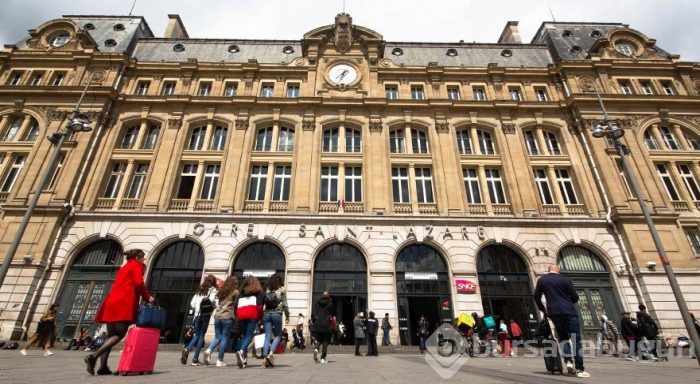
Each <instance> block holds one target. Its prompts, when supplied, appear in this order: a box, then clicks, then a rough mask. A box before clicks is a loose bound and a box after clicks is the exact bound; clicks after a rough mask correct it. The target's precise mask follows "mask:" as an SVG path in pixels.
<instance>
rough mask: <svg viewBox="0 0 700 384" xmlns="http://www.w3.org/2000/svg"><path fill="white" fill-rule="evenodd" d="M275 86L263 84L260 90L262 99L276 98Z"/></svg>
mask: <svg viewBox="0 0 700 384" xmlns="http://www.w3.org/2000/svg"><path fill="white" fill-rule="evenodd" d="M274 92H275V85H274V84H273V83H263V84H262V87H261V88H260V97H272V96H274Z"/></svg>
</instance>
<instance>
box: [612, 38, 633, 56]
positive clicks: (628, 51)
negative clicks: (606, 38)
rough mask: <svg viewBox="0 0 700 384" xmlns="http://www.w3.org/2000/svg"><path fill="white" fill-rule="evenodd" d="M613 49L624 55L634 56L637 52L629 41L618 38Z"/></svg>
mask: <svg viewBox="0 0 700 384" xmlns="http://www.w3.org/2000/svg"><path fill="white" fill-rule="evenodd" d="M615 49H617V51H618V52H620V53H621V54H623V55H625V56H634V55H635V54H636V53H637V47H636V46H635V45H634V44H633V43H632V42H630V41H627V40H620V41H618V42H616V43H615Z"/></svg>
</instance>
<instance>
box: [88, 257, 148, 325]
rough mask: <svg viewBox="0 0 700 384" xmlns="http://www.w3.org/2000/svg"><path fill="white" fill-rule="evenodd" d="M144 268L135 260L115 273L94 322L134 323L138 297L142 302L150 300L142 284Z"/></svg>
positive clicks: (128, 262)
mask: <svg viewBox="0 0 700 384" xmlns="http://www.w3.org/2000/svg"><path fill="white" fill-rule="evenodd" d="M144 268H145V266H144V265H143V263H142V262H140V261H138V260H136V259H131V260H129V261H127V262H126V265H124V266H123V267H122V268H121V269H120V270H119V272H117V277H116V278H115V279H114V284H112V289H111V290H110V291H109V294H108V295H107V297H105V299H104V301H103V302H102V305H100V308H99V309H98V310H97V314H95V322H97V323H116V322H127V323H130V324H131V323H134V322H136V311H137V310H138V305H139V297H143V299H144V300H150V298H151V295H150V294H148V291H147V290H146V285H145V284H144V283H143V269H144Z"/></svg>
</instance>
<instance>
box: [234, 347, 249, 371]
mask: <svg viewBox="0 0 700 384" xmlns="http://www.w3.org/2000/svg"><path fill="white" fill-rule="evenodd" d="M236 363H237V364H238V368H240V369H243V367H245V366H246V365H248V362H247V361H246V359H245V358H244V357H243V351H238V352H236Z"/></svg>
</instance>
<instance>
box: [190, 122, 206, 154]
mask: <svg viewBox="0 0 700 384" xmlns="http://www.w3.org/2000/svg"><path fill="white" fill-rule="evenodd" d="M206 136H207V127H206V125H203V126H201V127H195V128H192V133H190V141H189V143H187V149H189V150H191V151H199V150H201V149H202V148H204V138H205V137H206Z"/></svg>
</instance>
